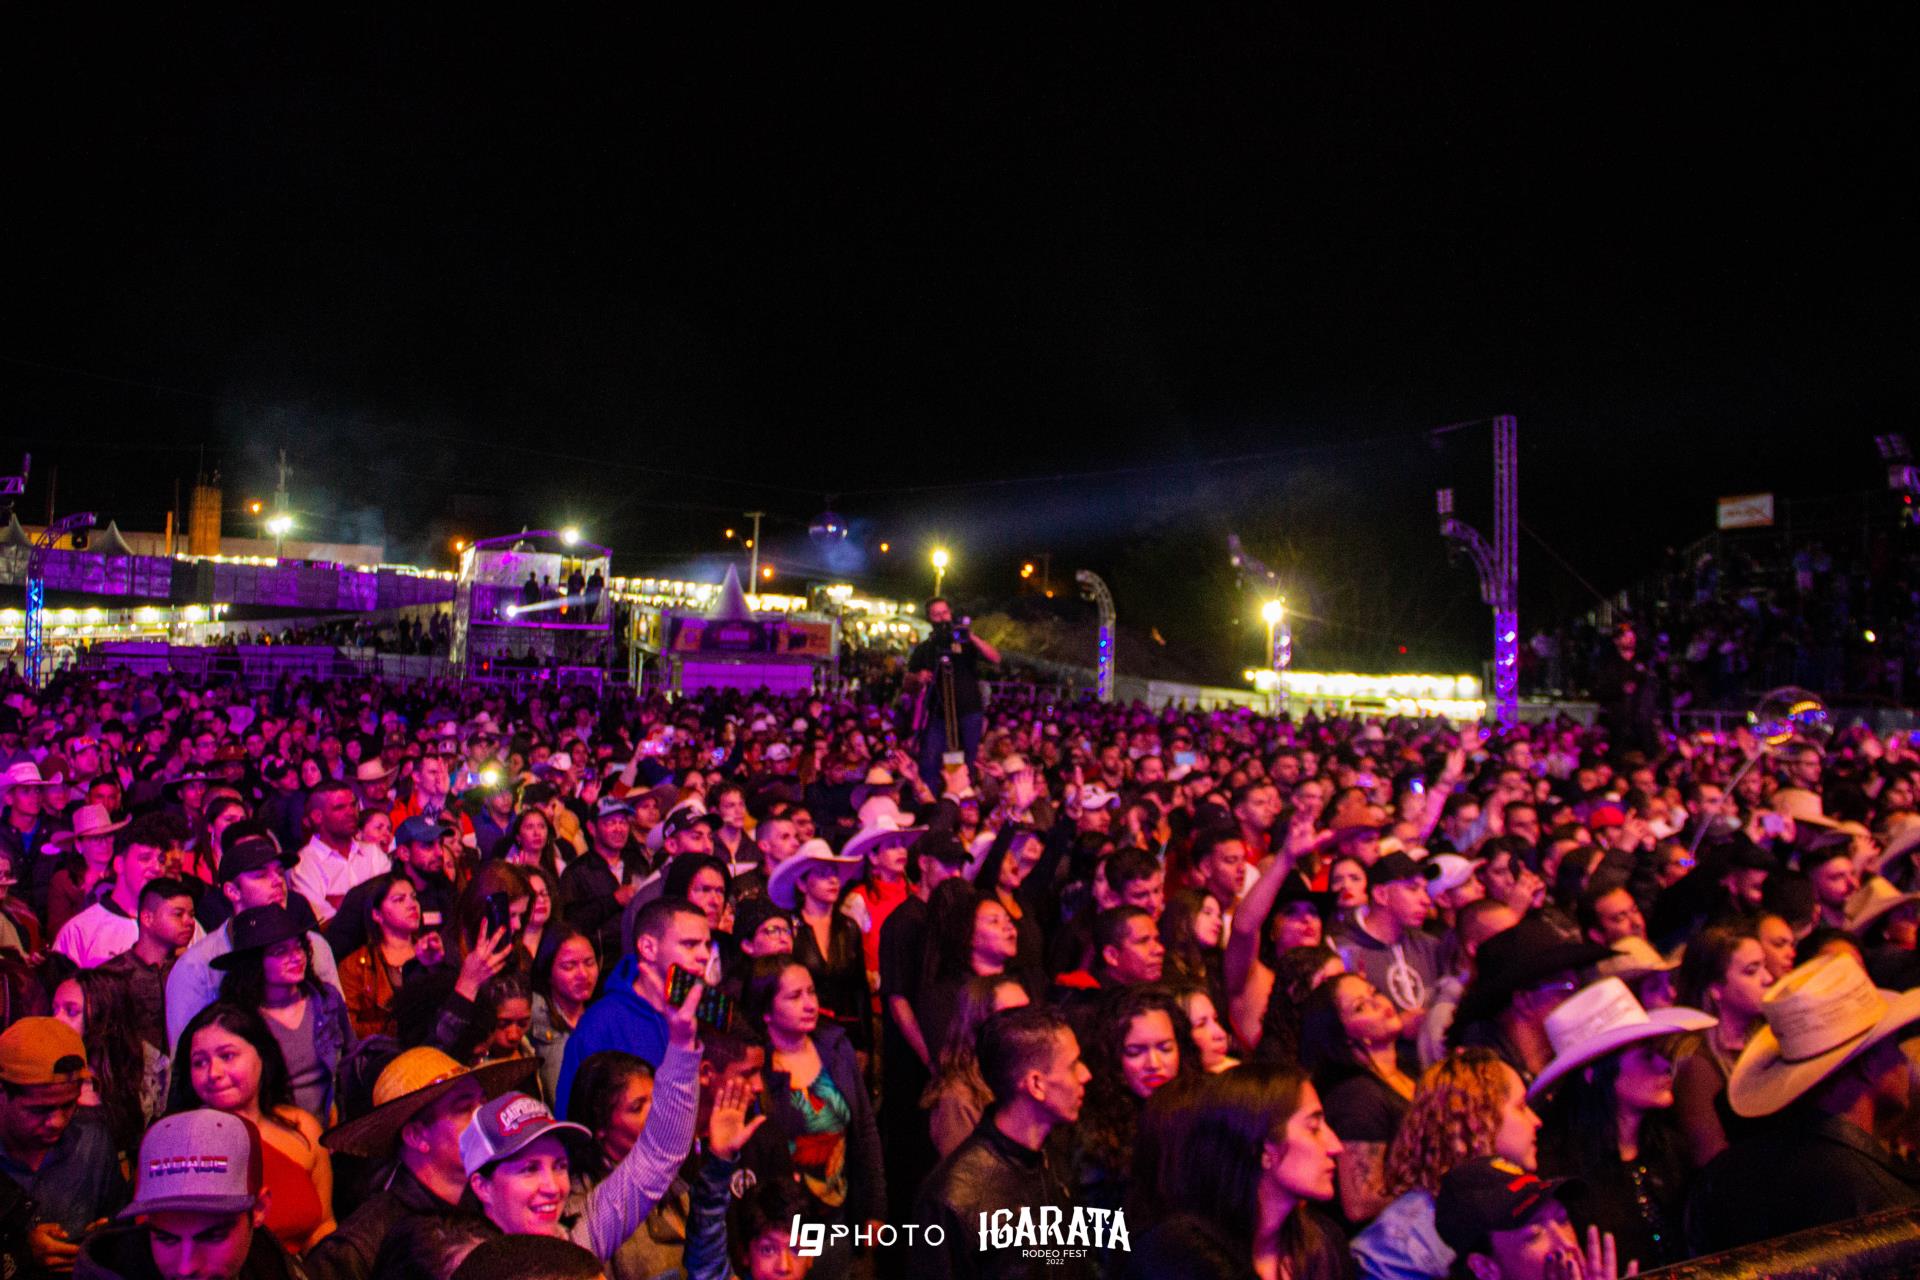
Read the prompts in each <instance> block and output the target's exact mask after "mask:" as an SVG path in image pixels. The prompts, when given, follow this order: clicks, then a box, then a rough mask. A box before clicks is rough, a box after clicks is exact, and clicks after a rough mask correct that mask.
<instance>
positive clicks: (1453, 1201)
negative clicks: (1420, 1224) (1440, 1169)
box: [1433, 1156, 1586, 1258]
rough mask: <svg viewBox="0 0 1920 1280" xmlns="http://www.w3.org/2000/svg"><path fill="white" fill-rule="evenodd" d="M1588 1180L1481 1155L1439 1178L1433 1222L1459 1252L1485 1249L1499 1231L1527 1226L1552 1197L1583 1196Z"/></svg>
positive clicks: (1571, 1197)
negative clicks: (1544, 1174) (1557, 1175)
mask: <svg viewBox="0 0 1920 1280" xmlns="http://www.w3.org/2000/svg"><path fill="white" fill-rule="evenodd" d="M1585 1190H1586V1184H1584V1183H1582V1182H1581V1181H1580V1180H1579V1179H1577V1178H1541V1177H1539V1176H1538V1175H1536V1174H1531V1173H1528V1172H1527V1171H1526V1170H1525V1169H1522V1168H1521V1167H1520V1166H1519V1165H1517V1164H1515V1163H1513V1161H1511V1160H1508V1159H1506V1158H1505V1157H1503V1156H1481V1157H1479V1158H1478V1159H1474V1160H1469V1161H1467V1162H1466V1163H1465V1164H1461V1165H1456V1166H1454V1168H1453V1171H1452V1172H1451V1173H1449V1174H1447V1176H1446V1177H1444V1178H1442V1179H1441V1180H1440V1194H1439V1196H1438V1197H1437V1199H1436V1201H1435V1204H1434V1212H1433V1223H1434V1226H1435V1228H1436V1229H1437V1230H1438V1231H1439V1232H1440V1238H1441V1239H1442V1240H1445V1241H1446V1242H1447V1244H1448V1245H1449V1246H1450V1247H1451V1248H1452V1249H1453V1251H1454V1253H1455V1254H1457V1255H1458V1256H1460V1257H1462V1258H1464V1257H1466V1256H1467V1255H1468V1254H1470V1253H1486V1252H1487V1251H1488V1249H1489V1248H1490V1245H1489V1242H1488V1239H1487V1238H1488V1237H1489V1236H1491V1235H1492V1234H1493V1233H1494V1232H1496V1231H1515V1230H1518V1229H1519V1228H1521V1227H1523V1226H1525V1225H1526V1224H1527V1221H1528V1220H1529V1219H1530V1218H1532V1217H1533V1215H1534V1214H1535V1213H1537V1212H1539V1210H1540V1207H1541V1206H1542V1205H1544V1204H1546V1203H1547V1202H1548V1201H1549V1200H1558V1201H1560V1202H1561V1203H1563V1204H1564V1203H1566V1202H1567V1201H1568V1200H1570V1199H1575V1198H1578V1197H1579V1195H1580V1194H1581V1193H1582V1192H1584V1191H1585Z"/></svg>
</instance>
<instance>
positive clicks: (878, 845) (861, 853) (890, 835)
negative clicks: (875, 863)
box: [840, 827, 927, 862]
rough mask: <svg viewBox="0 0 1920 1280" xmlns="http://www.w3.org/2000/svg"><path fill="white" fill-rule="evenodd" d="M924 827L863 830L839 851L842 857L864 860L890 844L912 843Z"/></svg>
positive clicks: (857, 860) (922, 832)
mask: <svg viewBox="0 0 1920 1280" xmlns="http://www.w3.org/2000/svg"><path fill="white" fill-rule="evenodd" d="M926 830H927V829H926V828H925V827H899V828H897V829H896V828H889V829H888V830H885V831H863V832H861V833H860V834H859V835H856V836H855V837H854V838H853V839H851V840H849V841H847V847H846V848H844V849H842V850H841V851H840V856H841V857H843V858H851V859H852V860H853V861H855V862H865V861H866V860H867V859H868V858H871V857H872V856H873V855H874V854H876V853H878V852H880V850H882V849H884V848H886V847H887V845H888V844H889V843H891V844H912V843H913V842H914V841H915V840H917V839H919V838H920V837H921V836H922V835H924V834H925V833H926Z"/></svg>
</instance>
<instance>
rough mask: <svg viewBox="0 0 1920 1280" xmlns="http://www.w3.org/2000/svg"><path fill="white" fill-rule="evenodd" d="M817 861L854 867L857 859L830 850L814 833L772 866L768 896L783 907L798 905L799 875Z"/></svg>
mask: <svg viewBox="0 0 1920 1280" xmlns="http://www.w3.org/2000/svg"><path fill="white" fill-rule="evenodd" d="M818 863H830V864H832V865H834V866H837V867H857V866H859V865H860V859H858V858H848V857H843V856H842V855H840V854H837V853H835V852H834V851H833V847H832V846H831V845H829V844H828V843H827V842H826V841H825V840H822V839H820V838H819V837H817V836H816V837H815V838H814V839H812V840H809V841H807V842H806V843H805V844H803V845H801V846H800V847H799V848H798V849H796V850H794V854H793V856H792V857H791V858H788V859H787V860H786V861H785V862H783V863H781V864H780V865H779V866H777V867H775V868H774V869H773V875H772V876H770V877H769V878H768V880H767V896H768V897H769V898H772V899H773V903H774V905H775V906H777V907H780V908H781V909H782V910H786V911H793V910H796V909H798V907H799V906H800V894H799V888H800V877H801V876H802V875H804V874H806V872H807V870H808V868H810V867H812V866H814V865H815V864H818Z"/></svg>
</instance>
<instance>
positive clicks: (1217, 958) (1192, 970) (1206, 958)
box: [1160, 888, 1227, 1009]
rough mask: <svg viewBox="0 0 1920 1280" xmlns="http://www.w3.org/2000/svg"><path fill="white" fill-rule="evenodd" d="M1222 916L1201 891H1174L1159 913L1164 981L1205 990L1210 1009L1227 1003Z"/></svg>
mask: <svg viewBox="0 0 1920 1280" xmlns="http://www.w3.org/2000/svg"><path fill="white" fill-rule="evenodd" d="M1226 940H1227V935H1226V916H1225V914H1224V913H1222V912H1221V910H1220V900H1219V899H1218V898H1216V897H1214V896H1213V895H1212V894H1211V893H1208V892H1207V891H1206V890H1205V889H1190V888H1183V889H1175V890H1174V891H1173V892H1172V893H1169V894H1168V895H1167V905H1166V908H1165V910H1163V911H1162V912H1161V914H1160V941H1161V943H1162V944H1163V945H1165V947H1166V948H1167V959H1166V969H1165V974H1166V980H1167V981H1168V982H1190V983H1193V984H1195V985H1197V986H1200V987H1203V988H1205V989H1206V992H1207V994H1208V996H1209V997H1211V998H1212V1000H1213V1004H1214V1007H1215V1008H1217V1009H1224V1008H1225V1007H1226V1004H1227V979H1226V955H1227V952H1226Z"/></svg>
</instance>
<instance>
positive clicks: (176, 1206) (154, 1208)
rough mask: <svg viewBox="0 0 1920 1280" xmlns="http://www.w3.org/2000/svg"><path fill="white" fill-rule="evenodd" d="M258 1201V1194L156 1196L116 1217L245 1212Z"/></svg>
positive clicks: (138, 1202) (121, 1219)
mask: <svg viewBox="0 0 1920 1280" xmlns="http://www.w3.org/2000/svg"><path fill="white" fill-rule="evenodd" d="M258 1202H259V1197H258V1196H249V1195H236V1196H186V1195H181V1196H155V1197H153V1198H152V1199H151V1200H139V1199H136V1200H135V1201H134V1202H133V1203H132V1204H130V1205H128V1206H127V1207H126V1208H124V1209H122V1210H121V1211H120V1212H119V1213H117V1214H115V1215H114V1217H115V1219H116V1220H118V1221H120V1222H131V1221H133V1220H134V1219H135V1218H144V1217H145V1216H147V1215H148V1214H150V1213H245V1212H247V1211H248V1210H249V1209H251V1208H253V1206H254V1205H255V1204H256V1203H258Z"/></svg>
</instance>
